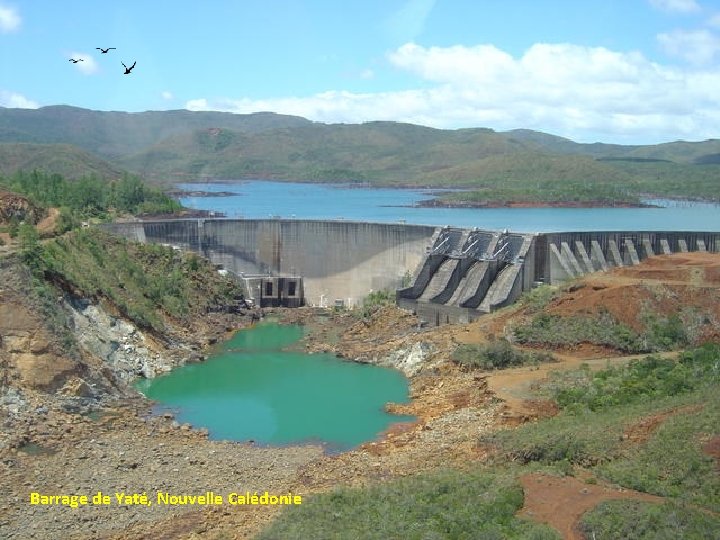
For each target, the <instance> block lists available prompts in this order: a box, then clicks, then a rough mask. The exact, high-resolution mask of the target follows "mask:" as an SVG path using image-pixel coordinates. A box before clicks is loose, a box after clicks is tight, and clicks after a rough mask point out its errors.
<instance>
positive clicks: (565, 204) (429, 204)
mask: <svg viewBox="0 0 720 540" xmlns="http://www.w3.org/2000/svg"><path fill="white" fill-rule="evenodd" d="M413 208H658V206H657V205H654V204H647V203H641V202H630V201H600V200H598V201H492V200H488V201H448V200H446V199H427V200H422V201H418V202H417V203H415V204H414V205H413Z"/></svg>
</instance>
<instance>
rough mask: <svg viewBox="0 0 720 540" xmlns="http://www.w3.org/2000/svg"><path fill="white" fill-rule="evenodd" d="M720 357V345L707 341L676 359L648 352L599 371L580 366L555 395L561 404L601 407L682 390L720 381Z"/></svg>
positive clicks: (681, 391) (594, 409) (592, 407)
mask: <svg viewBox="0 0 720 540" xmlns="http://www.w3.org/2000/svg"><path fill="white" fill-rule="evenodd" d="M718 357H720V348H718V347H717V346H715V345H705V346H703V347H701V348H699V349H694V350H692V351H688V352H684V353H681V354H680V355H679V358H678V360H677V361H675V360H670V359H667V358H657V357H654V356H649V357H647V358H644V359H642V360H633V361H631V362H630V363H629V364H628V365H625V366H618V367H609V368H608V369H605V370H603V371H599V372H592V371H590V370H589V369H585V370H581V371H580V372H579V376H578V377H576V378H575V380H574V381H573V382H571V383H569V384H568V381H567V379H565V380H563V384H562V386H561V387H560V388H559V389H558V390H557V392H556V394H555V399H556V401H557V402H558V405H560V407H562V408H568V409H572V410H575V411H577V410H590V411H599V410H601V409H606V408H608V407H614V406H617V405H625V404H629V403H636V402H639V401H643V400H648V399H652V398H656V397H666V396H675V395H678V394H683V393H686V392H690V391H692V390H694V389H696V388H698V387H699V386H705V385H708V384H712V383H720V365H719V364H718ZM577 373H578V372H575V374H577Z"/></svg>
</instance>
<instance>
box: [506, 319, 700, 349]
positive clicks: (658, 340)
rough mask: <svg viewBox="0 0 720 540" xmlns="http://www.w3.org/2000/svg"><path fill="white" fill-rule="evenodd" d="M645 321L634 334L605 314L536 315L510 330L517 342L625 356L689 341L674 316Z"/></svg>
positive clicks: (684, 343)
mask: <svg viewBox="0 0 720 540" xmlns="http://www.w3.org/2000/svg"><path fill="white" fill-rule="evenodd" d="M645 322H646V330H645V331H644V332H636V331H634V330H633V329H632V328H630V327H629V326H627V325H624V324H622V323H620V322H618V321H617V320H616V319H615V318H614V317H613V316H612V315H611V314H610V313H608V312H603V313H600V314H598V315H594V316H574V317H562V316H560V315H550V314H547V313H539V314H537V315H536V316H535V317H533V319H532V320H531V321H530V322H529V323H526V324H520V325H518V326H516V327H515V328H513V335H514V336H515V338H516V339H517V340H518V341H519V342H520V343H529V344H542V345H551V346H569V345H577V344H578V343H593V344H595V345H603V346H606V347H611V348H613V349H616V350H618V351H625V352H629V353H642V352H655V351H666V350H672V349H676V348H680V347H684V346H686V345H687V344H688V342H689V337H688V335H687V332H686V328H685V326H684V324H683V322H682V320H681V319H680V317H679V316H678V315H671V316H670V317H659V316H656V315H646V316H645Z"/></svg>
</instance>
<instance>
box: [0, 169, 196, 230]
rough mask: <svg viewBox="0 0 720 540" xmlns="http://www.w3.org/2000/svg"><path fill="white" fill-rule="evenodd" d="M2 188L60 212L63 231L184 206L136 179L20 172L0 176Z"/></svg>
mask: <svg viewBox="0 0 720 540" xmlns="http://www.w3.org/2000/svg"><path fill="white" fill-rule="evenodd" d="M0 186H2V187H3V188H5V189H7V190H9V191H13V192H15V193H20V194H22V195H25V196H26V197H28V198H29V199H30V200H31V201H32V202H33V203H34V204H36V205H38V206H43V207H48V206H54V207H58V208H60V209H61V222H62V224H61V228H62V230H61V232H64V231H67V230H70V229H72V228H73V227H75V226H77V225H78V220H80V219H87V218H93V217H94V218H101V219H105V218H109V217H112V215H114V214H141V213H172V212H175V211H178V210H180V209H181V208H182V207H181V205H180V203H178V202H177V201H176V200H174V199H172V198H170V197H168V196H167V195H165V194H164V193H162V192H161V191H160V190H158V189H155V188H151V187H148V186H147V185H145V184H144V183H143V182H142V180H140V179H139V178H137V177H136V176H130V175H127V174H126V175H124V176H123V177H122V178H120V179H119V180H113V181H106V180H103V179H101V178H98V177H95V176H90V177H83V178H79V179H77V180H68V179H66V178H64V177H63V176H61V175H59V174H50V173H46V172H42V171H33V172H31V173H27V172H23V171H19V172H17V173H15V174H13V175H11V176H5V177H3V176H0Z"/></svg>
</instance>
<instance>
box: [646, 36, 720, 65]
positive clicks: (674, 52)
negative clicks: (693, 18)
mask: <svg viewBox="0 0 720 540" xmlns="http://www.w3.org/2000/svg"><path fill="white" fill-rule="evenodd" d="M657 39H658V42H659V43H660V46H661V47H662V48H663V50H665V52H667V53H668V54H669V55H671V56H674V57H677V58H682V59H683V60H687V61H688V62H691V63H693V64H697V65H701V64H708V63H710V62H712V61H713V60H714V58H715V56H717V55H718V54H719V53H720V37H719V36H718V35H717V34H714V33H712V32H710V31H708V30H673V31H672V32H670V33H667V34H658V36H657Z"/></svg>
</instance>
